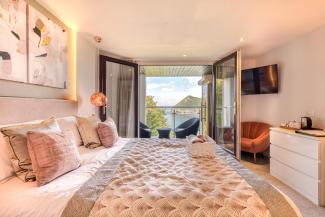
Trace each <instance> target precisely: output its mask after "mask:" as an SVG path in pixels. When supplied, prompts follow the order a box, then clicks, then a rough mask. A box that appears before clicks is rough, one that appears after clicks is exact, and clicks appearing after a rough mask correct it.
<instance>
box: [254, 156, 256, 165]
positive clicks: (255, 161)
mask: <svg viewBox="0 0 325 217" xmlns="http://www.w3.org/2000/svg"><path fill="white" fill-rule="evenodd" d="M254 163H255V164H256V153H254Z"/></svg>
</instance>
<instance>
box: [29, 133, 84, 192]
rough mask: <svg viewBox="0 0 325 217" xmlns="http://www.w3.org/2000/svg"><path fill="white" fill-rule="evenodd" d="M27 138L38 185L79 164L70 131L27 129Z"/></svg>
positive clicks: (75, 146)
mask: <svg viewBox="0 0 325 217" xmlns="http://www.w3.org/2000/svg"><path fill="white" fill-rule="evenodd" d="M27 140H28V150H29V154H30V157H31V161H32V165H33V171H34V173H35V175H36V180H37V184H38V186H41V185H44V184H46V183H49V182H50V181H52V180H53V179H55V178H57V177H59V176H61V175H63V174H65V173H67V172H69V171H71V170H74V169H76V168H78V167H79V166H80V161H81V160H80V156H79V152H78V149H77V145H76V143H75V139H74V135H73V132H72V131H67V132H46V131H45V132H42V131H29V132H28V133H27Z"/></svg>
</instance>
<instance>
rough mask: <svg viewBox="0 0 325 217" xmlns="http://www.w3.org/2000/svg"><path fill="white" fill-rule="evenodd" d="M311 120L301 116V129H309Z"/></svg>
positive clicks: (311, 123)
mask: <svg viewBox="0 0 325 217" xmlns="http://www.w3.org/2000/svg"><path fill="white" fill-rule="evenodd" d="M312 125H313V122H312V120H311V118H310V117H301V129H311V128H312Z"/></svg>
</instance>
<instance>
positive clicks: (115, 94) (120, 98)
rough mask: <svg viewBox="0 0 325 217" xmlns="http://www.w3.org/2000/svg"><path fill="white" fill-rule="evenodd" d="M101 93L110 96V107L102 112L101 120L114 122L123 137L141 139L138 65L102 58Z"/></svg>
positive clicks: (103, 108) (102, 109)
mask: <svg viewBox="0 0 325 217" xmlns="http://www.w3.org/2000/svg"><path fill="white" fill-rule="evenodd" d="M99 76H100V85H99V86H100V91H101V92H103V93H104V94H106V96H107V98H108V106H107V107H102V108H100V117H101V119H102V120H106V119H107V118H108V117H110V118H112V119H113V120H114V121H115V123H116V125H117V129H118V133H119V135H120V136H122V137H128V138H131V137H137V135H138V65H137V64H135V63H132V62H127V61H124V60H119V59H115V58H111V57H107V56H103V55H101V56H100V75H99Z"/></svg>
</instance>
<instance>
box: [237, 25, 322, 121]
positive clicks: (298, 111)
mask: <svg viewBox="0 0 325 217" xmlns="http://www.w3.org/2000/svg"><path fill="white" fill-rule="evenodd" d="M269 64H278V65H279V75H280V86H279V88H280V89H279V93H278V94H268V95H249V96H243V97H242V121H251V120H256V121H264V122H267V123H270V124H272V125H279V124H280V123H282V122H285V121H291V120H296V121H300V117H301V116H306V115H307V116H313V121H314V124H315V125H314V126H316V127H325V97H324V96H325V26H323V27H322V28H320V29H317V30H315V31H313V32H311V33H308V34H306V35H303V36H301V37H300V38H297V39H295V40H293V41H291V42H289V43H288V44H286V45H283V46H281V47H279V48H276V49H274V50H272V51H270V52H268V53H266V54H264V55H261V56H258V57H253V58H244V59H243V61H242V66H243V69H245V68H251V67H256V66H263V65H269Z"/></svg>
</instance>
